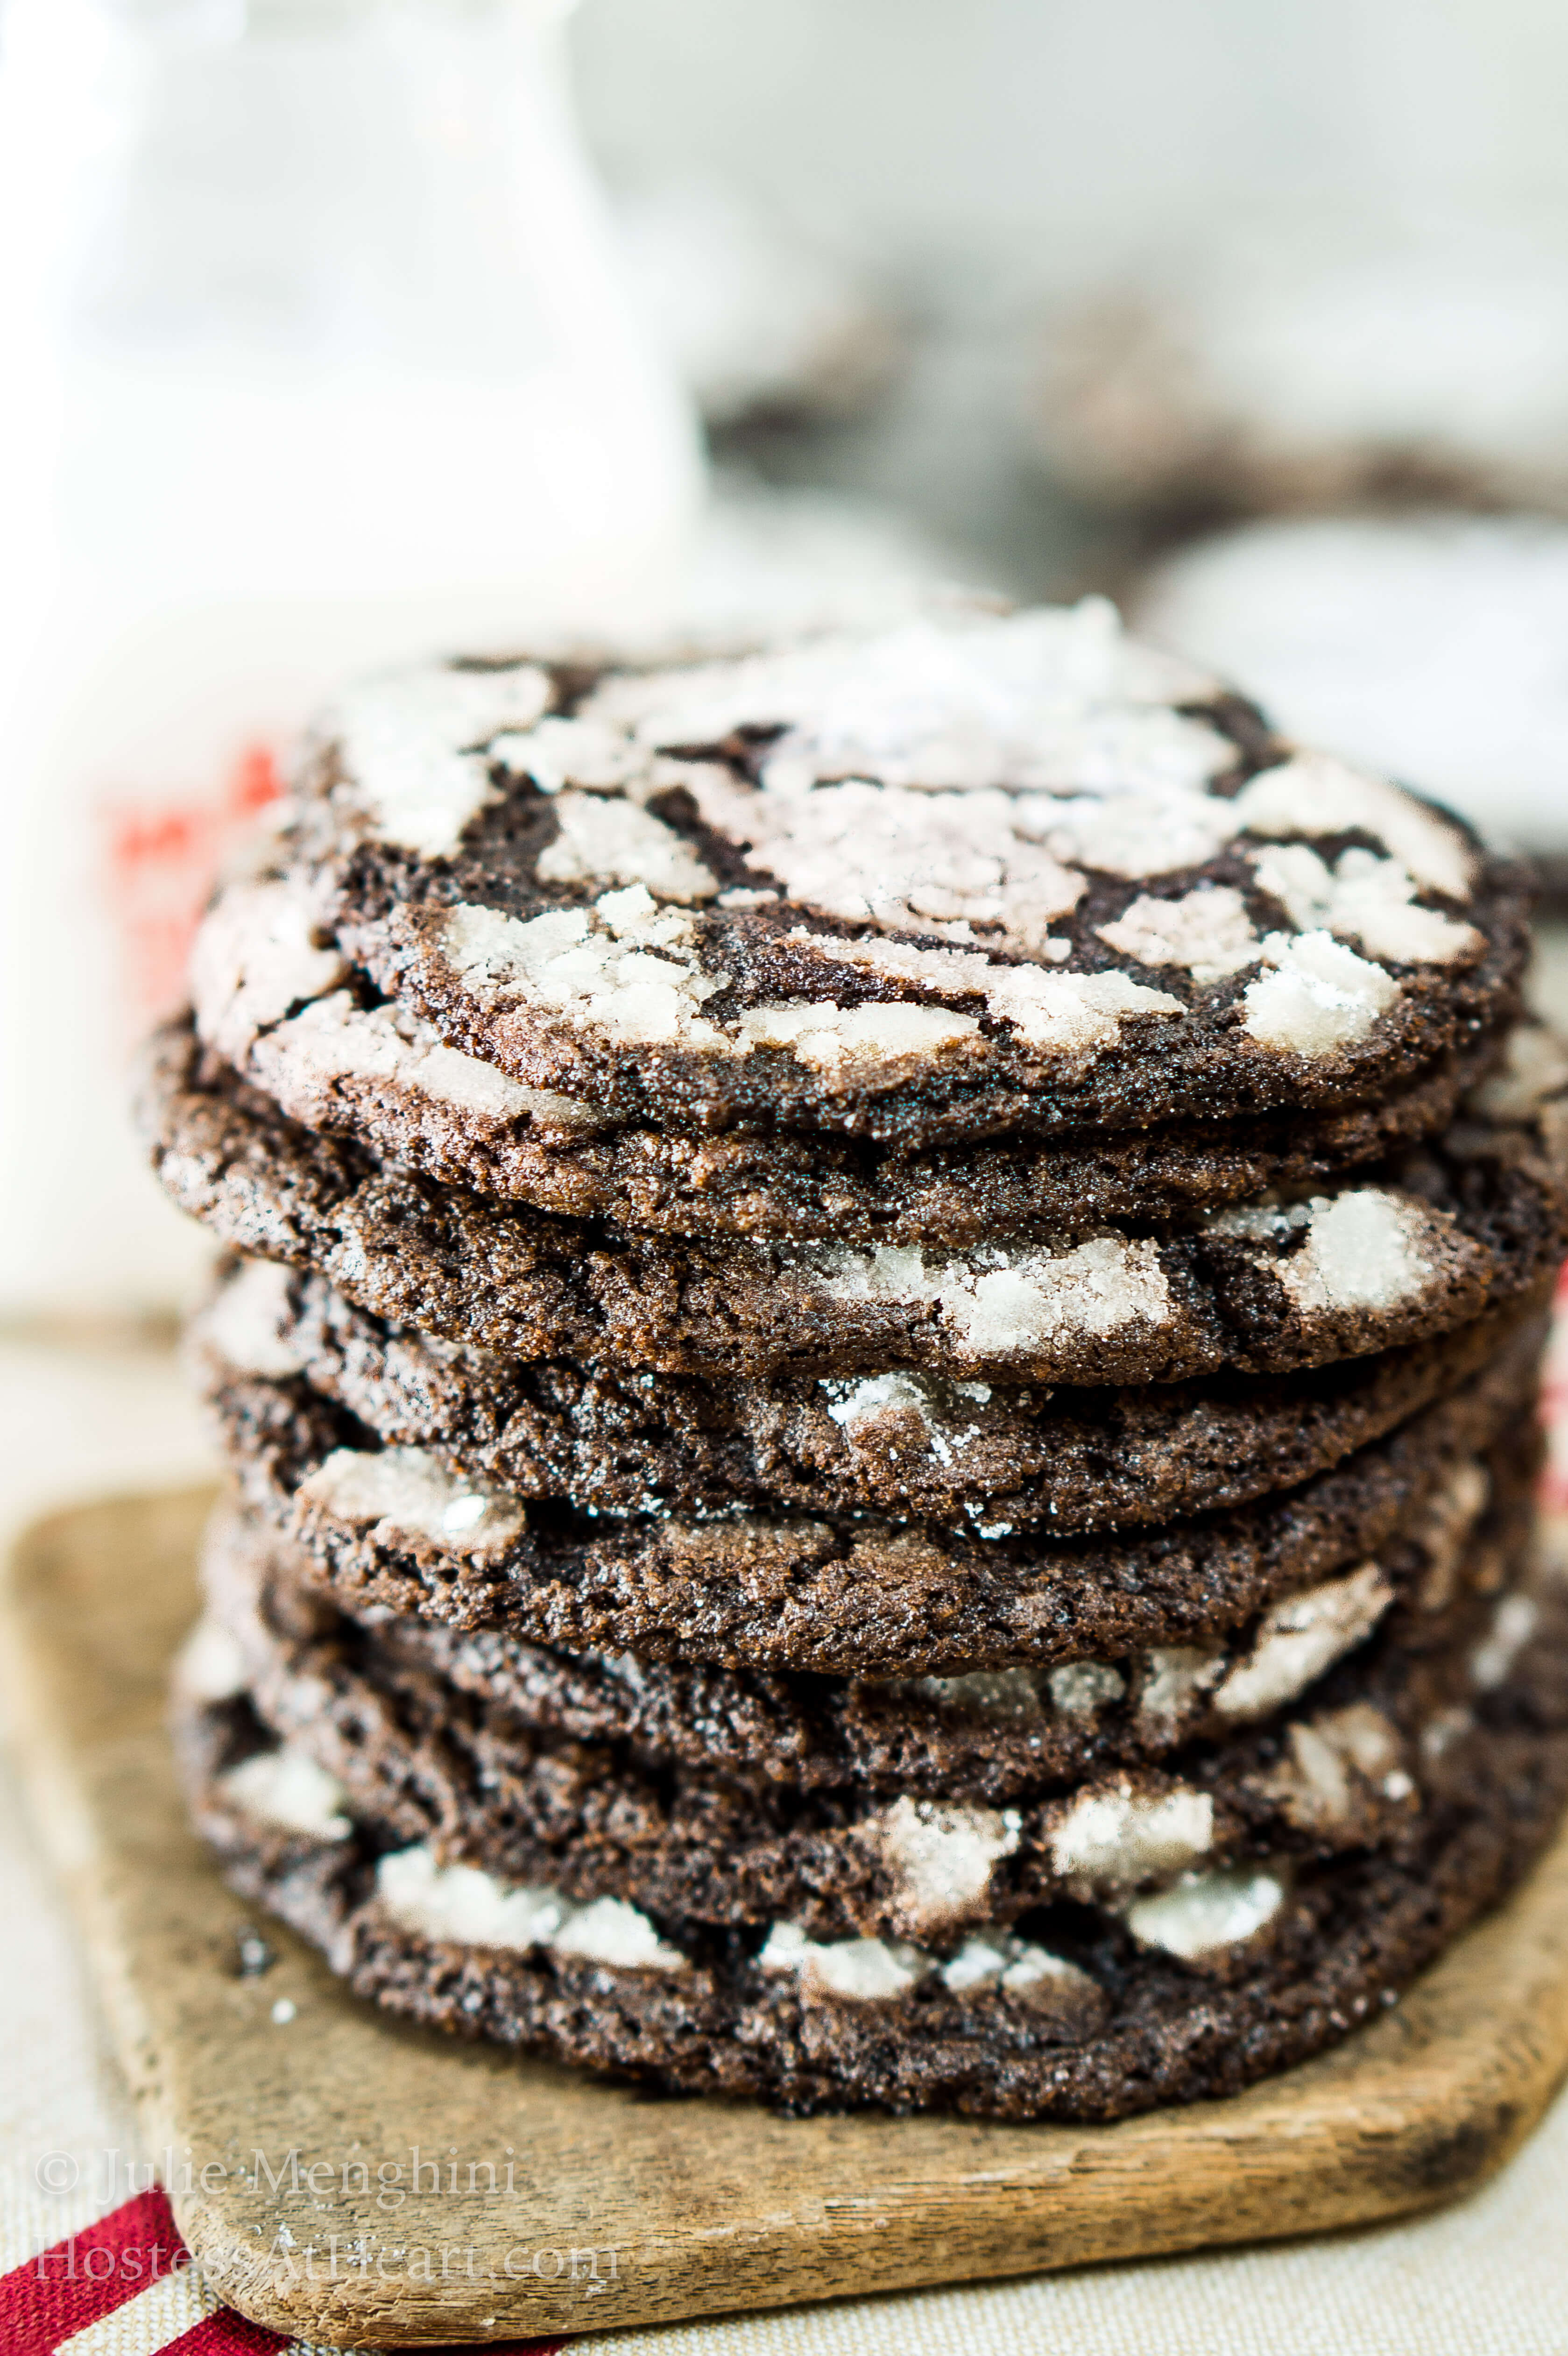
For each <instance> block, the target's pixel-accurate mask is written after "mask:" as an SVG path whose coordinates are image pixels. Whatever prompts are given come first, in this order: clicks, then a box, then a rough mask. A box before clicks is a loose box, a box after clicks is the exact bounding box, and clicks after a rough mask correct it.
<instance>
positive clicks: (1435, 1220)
mask: <svg viewBox="0 0 1568 2356" xmlns="http://www.w3.org/2000/svg"><path fill="white" fill-rule="evenodd" d="M1452 1226H1453V1221H1452V1218H1451V1217H1446V1216H1445V1215H1442V1214H1440V1213H1438V1212H1435V1211H1432V1210H1429V1209H1428V1208H1427V1206H1426V1205H1425V1204H1424V1203H1420V1202H1417V1201H1415V1200H1413V1198H1412V1197H1411V1196H1409V1195H1400V1194H1391V1193H1390V1192H1389V1191H1388V1190H1387V1189H1386V1188H1384V1187H1381V1186H1352V1187H1348V1188H1346V1189H1345V1190H1344V1192H1343V1193H1341V1194H1335V1195H1332V1196H1328V1195H1322V1194H1317V1195H1314V1196H1313V1197H1312V1198H1311V1200H1310V1201H1308V1202H1305V1203H1292V1204H1289V1205H1284V1206H1282V1207H1277V1208H1276V1207H1275V1206H1273V1205H1253V1204H1242V1205H1238V1206H1237V1207H1236V1208H1235V1209H1234V1210H1230V1211H1221V1213H1219V1214H1218V1215H1217V1216H1216V1217H1214V1218H1213V1219H1212V1220H1211V1222H1210V1230H1211V1233H1212V1234H1216V1235H1228V1236H1257V1237H1260V1238H1264V1237H1267V1238H1271V1239H1272V1238H1275V1237H1281V1236H1284V1235H1287V1234H1290V1233H1298V1234H1302V1235H1303V1236H1304V1237H1305V1240H1304V1241H1303V1243H1302V1245H1301V1248H1300V1249H1299V1250H1297V1251H1295V1252H1292V1253H1291V1254H1290V1255H1289V1256H1288V1257H1287V1258H1283V1259H1276V1258H1275V1257H1274V1256H1273V1254H1272V1253H1271V1254H1269V1255H1267V1256H1266V1257H1263V1258H1260V1263H1259V1264H1260V1265H1261V1266H1263V1267H1265V1268H1268V1269H1271V1270H1272V1271H1273V1273H1274V1274H1275V1276H1276V1277H1277V1278H1278V1280H1279V1281H1280V1283H1281V1284H1282V1285H1283V1286H1284V1287H1285V1290H1286V1292H1287V1293H1289V1295H1290V1297H1291V1299H1292V1300H1293V1301H1295V1303H1296V1307H1297V1308H1298V1309H1300V1310H1301V1311H1302V1312H1304V1313H1307V1314H1311V1313H1312V1312H1317V1311H1332V1310H1344V1309H1381V1310H1392V1309H1395V1308H1397V1307H1399V1306H1400V1305H1401V1304H1402V1303H1403V1302H1406V1301H1416V1300H1419V1298H1420V1296H1421V1294H1422V1293H1423V1292H1424V1290H1426V1288H1427V1286H1428V1285H1429V1284H1430V1282H1431V1280H1432V1279H1433V1277H1434V1276H1435V1273H1436V1271H1437V1269H1438V1267H1439V1265H1440V1264H1441V1262H1442V1260H1443V1259H1444V1258H1446V1257H1451V1256H1452V1249H1453V1247H1452V1245H1451V1243H1450V1240H1449V1238H1450V1230H1451V1229H1452Z"/></svg>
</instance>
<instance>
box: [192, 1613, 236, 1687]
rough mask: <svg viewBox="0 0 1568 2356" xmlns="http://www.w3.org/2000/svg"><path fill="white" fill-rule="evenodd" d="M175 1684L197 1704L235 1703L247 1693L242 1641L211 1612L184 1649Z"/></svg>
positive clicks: (197, 1624) (198, 1625)
mask: <svg viewBox="0 0 1568 2356" xmlns="http://www.w3.org/2000/svg"><path fill="white" fill-rule="evenodd" d="M175 1682H176V1685H177V1687H179V1689H180V1691H181V1692H182V1693H187V1694H189V1695H191V1696H192V1697H193V1698H194V1699H196V1700H197V1701H205V1702H216V1701H232V1700H233V1699H234V1698H235V1697H236V1696H237V1695H240V1694H242V1693H243V1692H244V1690H245V1687H246V1682H247V1679H246V1670H245V1655H244V1654H243V1652H242V1651H241V1650H240V1643H239V1639H238V1638H237V1637H236V1636H235V1635H234V1634H233V1633H232V1632H231V1631H230V1630H229V1629H228V1628H226V1627H225V1626H224V1624H223V1622H221V1621H220V1620H215V1619H214V1618H213V1617H212V1615H211V1614H210V1612H208V1613H204V1614H203V1616H202V1618H201V1619H199V1620H198V1621H197V1623H196V1626H195V1627H194V1628H193V1629H192V1630H191V1632H190V1634H189V1635H188V1636H187V1638H186V1640H185V1643H184V1644H182V1645H181V1646H180V1649H179V1651H178V1653H177V1654H176V1657H175Z"/></svg>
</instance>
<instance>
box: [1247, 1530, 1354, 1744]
mask: <svg viewBox="0 0 1568 2356" xmlns="http://www.w3.org/2000/svg"><path fill="white" fill-rule="evenodd" d="M1392 1601H1393V1588H1392V1585H1391V1583H1390V1581H1389V1580H1388V1578H1387V1576H1386V1574H1385V1573H1384V1572H1383V1571H1382V1570H1381V1569H1380V1567H1379V1566H1378V1564H1376V1563H1375V1562H1366V1563H1362V1564H1361V1565H1360V1568H1359V1569H1356V1570H1354V1571H1352V1572H1351V1573H1350V1574H1349V1577H1347V1578H1344V1579H1336V1580H1327V1581H1326V1582H1325V1583H1324V1584H1323V1585H1322V1586H1320V1587H1315V1588H1312V1589H1310V1590H1308V1591H1307V1593H1306V1594H1304V1595H1291V1596H1287V1597H1286V1598H1285V1601H1283V1602H1280V1603H1276V1604H1275V1605H1274V1606H1273V1607H1272V1608H1271V1609H1270V1610H1269V1611H1268V1612H1265V1613H1264V1617H1263V1619H1262V1621H1261V1622H1259V1625H1258V1631H1257V1633H1256V1635H1255V1636H1254V1637H1253V1644H1252V1648H1251V1650H1250V1651H1249V1652H1248V1653H1247V1654H1246V1655H1244V1657H1243V1659H1242V1660H1240V1661H1238V1662H1237V1664H1236V1665H1235V1666H1234V1667H1233V1668H1232V1670H1231V1671H1230V1672H1229V1674H1228V1675H1227V1676H1226V1677H1225V1678H1224V1680H1223V1682H1222V1683H1221V1685H1220V1686H1219V1687H1218V1688H1217V1689H1216V1691H1215V1694H1214V1697H1213V1699H1214V1708H1216V1709H1217V1710H1218V1711H1219V1713H1220V1715H1221V1718H1224V1719H1229V1720H1230V1721H1231V1722H1232V1723H1233V1724H1236V1725H1244V1724H1245V1723H1247V1722H1248V1721H1249V1720H1250V1719H1257V1718H1264V1717H1266V1716H1267V1714H1268V1713H1269V1711H1270V1710H1274V1709H1278V1708H1281V1707H1282V1706H1283V1704H1285V1702H1287V1701H1294V1700H1295V1698H1296V1695H1297V1694H1299V1693H1303V1692H1305V1690H1306V1688H1307V1687H1308V1686H1309V1685H1310V1684H1311V1683H1312V1682H1313V1680H1314V1678H1316V1677H1319V1676H1322V1675H1323V1673H1324V1671H1325V1670H1326V1669H1328V1668H1330V1667H1332V1665H1333V1664H1334V1663H1335V1662H1336V1661H1338V1660H1342V1659H1343V1658H1344V1656H1345V1655H1346V1654H1347V1653H1349V1652H1351V1651H1353V1649H1354V1648H1355V1646H1356V1645H1358V1644H1361V1643H1362V1642H1364V1640H1365V1639H1366V1638H1367V1637H1368V1636H1369V1635H1371V1632H1372V1630H1373V1629H1374V1628H1375V1627H1376V1626H1377V1623H1378V1622H1379V1621H1380V1620H1381V1618H1382V1615H1383V1613H1384V1612H1386V1611H1387V1610H1388V1607H1389V1605H1390V1604H1391V1603H1392Z"/></svg>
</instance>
